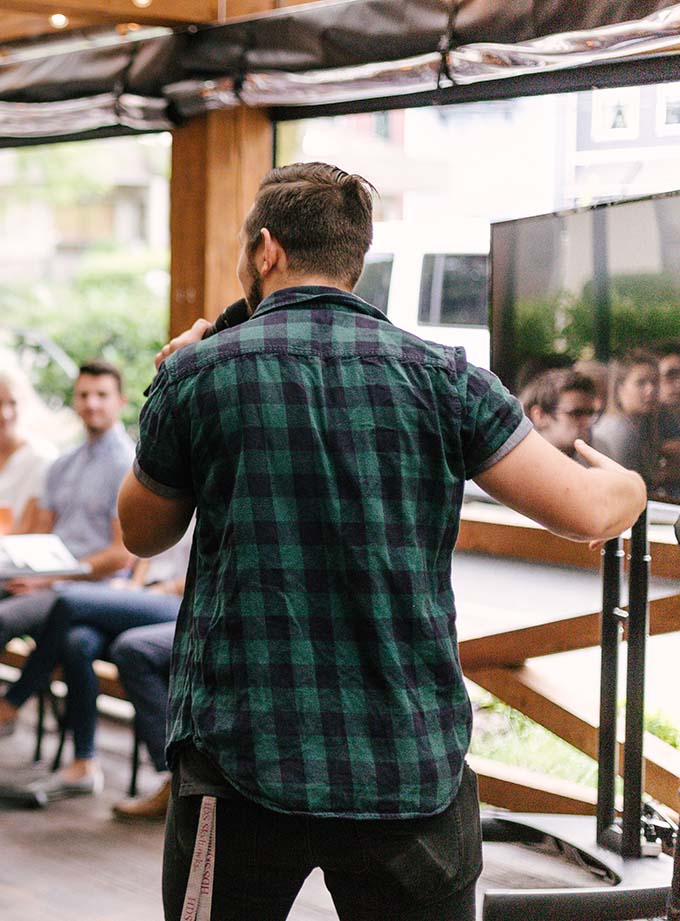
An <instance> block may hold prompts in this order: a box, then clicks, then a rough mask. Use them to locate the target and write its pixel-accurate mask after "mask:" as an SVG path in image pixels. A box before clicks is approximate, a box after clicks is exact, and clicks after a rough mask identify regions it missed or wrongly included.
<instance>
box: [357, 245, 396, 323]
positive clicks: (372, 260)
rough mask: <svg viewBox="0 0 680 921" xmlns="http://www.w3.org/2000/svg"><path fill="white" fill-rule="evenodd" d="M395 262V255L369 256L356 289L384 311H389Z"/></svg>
mask: <svg viewBox="0 0 680 921" xmlns="http://www.w3.org/2000/svg"><path fill="white" fill-rule="evenodd" d="M393 263H394V257H393V256H382V255H377V254H376V255H370V256H368V257H367V259H366V264H365V265H364V271H363V272H362V273H361V278H360V279H359V281H358V282H357V286H356V288H355V289H354V292H355V294H358V295H359V297H361V298H363V299H364V300H365V301H368V303H369V304H373V306H374V307H377V308H378V309H379V310H382V312H383V313H387V300H388V296H389V293H390V279H391V278H392V265H393Z"/></svg>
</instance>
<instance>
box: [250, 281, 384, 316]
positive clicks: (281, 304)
mask: <svg viewBox="0 0 680 921" xmlns="http://www.w3.org/2000/svg"><path fill="white" fill-rule="evenodd" d="M312 306H313V307H325V306H327V307H331V308H333V307H346V308H347V309H348V310H352V311H354V312H355V313H363V314H364V315H366V316H369V317H374V318H375V319H376V320H385V322H386V323H389V322H390V321H389V320H388V319H387V317H386V316H385V314H384V313H383V312H382V310H378V308H377V307H373V305H372V304H368V303H367V302H366V301H362V299H361V298H360V297H357V296H356V294H350V293H349V292H348V291H341V290H340V288H331V287H328V286H326V285H298V286H296V287H295V288H281V289H280V290H279V291H274V293H273V294H270V295H269V297H266V298H265V299H264V300H263V301H261V302H260V304H259V305H258V307H257V309H256V310H255V311H254V313H253V317H260V316H264V314H266V313H271V312H272V311H274V310H283V309H290V308H291V307H312Z"/></svg>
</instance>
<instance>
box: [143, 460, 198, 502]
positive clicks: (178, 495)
mask: <svg viewBox="0 0 680 921" xmlns="http://www.w3.org/2000/svg"><path fill="white" fill-rule="evenodd" d="M132 472H133V473H134V475H135V476H136V477H137V479H138V480H139V482H140V483H141V484H142V486H144V487H145V488H146V489H148V490H149V491H150V492H152V493H155V494H156V495H157V496H161V497H162V498H163V499H187V498H191V497H192V496H193V492H192V490H191V489H179V488H178V487H176V486H168V485H167V484H166V483H159V482H158V480H154V478H153V477H150V476H149V474H148V473H145V472H144V471H143V470H142V468H141V467H140V465H139V461H138V460H137V458H135V459H134V461H133V462H132Z"/></svg>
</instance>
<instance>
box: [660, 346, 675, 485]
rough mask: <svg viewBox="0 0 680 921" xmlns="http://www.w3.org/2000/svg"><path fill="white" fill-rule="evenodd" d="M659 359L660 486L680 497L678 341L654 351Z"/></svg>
mask: <svg viewBox="0 0 680 921" xmlns="http://www.w3.org/2000/svg"><path fill="white" fill-rule="evenodd" d="M655 354H656V356H657V358H658V362H659V438H660V440H661V455H662V458H663V465H664V469H663V472H662V489H663V490H664V492H665V493H666V498H668V499H669V500H670V501H673V502H678V501H679V500H680V342H675V343H669V344H666V345H663V346H660V347H659V348H658V349H656V350H655Z"/></svg>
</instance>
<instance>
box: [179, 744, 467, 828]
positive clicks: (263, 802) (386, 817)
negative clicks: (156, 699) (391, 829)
mask: <svg viewBox="0 0 680 921" xmlns="http://www.w3.org/2000/svg"><path fill="white" fill-rule="evenodd" d="M187 745H193V746H194V748H195V749H196V751H198V752H200V753H201V754H202V755H204V756H205V757H206V758H209V759H210V761H211V762H212V763H213V764H214V765H215V767H217V769H218V770H219V772H220V774H221V775H222V776H223V777H224V781H225V784H229V786H231V787H233V788H234V790H235V791H236V792H237V793H238V794H240V795H241V796H243V797H244V798H245V799H247V800H249V801H250V802H251V803H255V804H257V805H258V806H262V807H263V808H264V809H269V810H270V811H271V812H277V813H279V814H281V815H295V816H308V817H309V818H314V819H355V820H357V821H371V820H373V821H375V820H376V819H380V820H381V821H388V822H390V821H395V822H399V821H405V820H413V819H431V818H434V816H437V815H440V814H441V813H442V812H445V811H446V810H447V809H448V808H449V806H450V805H451V803H453V801H454V800H455V798H456V797H457V796H458V792H459V790H460V782H461V778H462V770H461V774H460V776H459V777H458V783H457V784H456V787H455V789H454V790H453V792H452V793H451V795H450V796H449V798H448V799H447V800H446V801H445V802H444V803H443V804H441V805H438V806H437V807H436V809H433V810H431V811H429V812H413V811H411V812H340V811H334V810H324V811H323V812H318V811H313V810H311V809H291V808H286V807H285V806H282V805H281V804H280V803H275V802H273V801H272V800H270V799H269V798H268V797H266V796H258V795H256V794H255V793H254V792H253V791H252V790H248V789H246V788H244V787H243V786H242V785H241V784H240V783H238V782H237V781H235V780H234V779H233V778H232V777H230V776H229V775H228V774H227V773H226V771H225V770H224V768H223V767H221V766H220V765H219V764H218V762H217V759H216V758H215V757H214V756H213V755H212V754H210V752H208V751H206V750H205V748H203V747H202V746H200V745H198V744H197V743H196V740H195V739H192V738H189V737H187V738H185V739H182V740H181V741H177V742H172V743H171V748H172V752H171V757H169V758H168V759H167V760H168V763H169V764H170V765H171V770H172V771H175V770H176V769H177V767H178V760H179V758H180V757H181V750H182V748H183V747H185V746H187ZM463 763H465V759H463ZM210 795H215V792H214V790H213V789H212V788H211V793H210Z"/></svg>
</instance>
